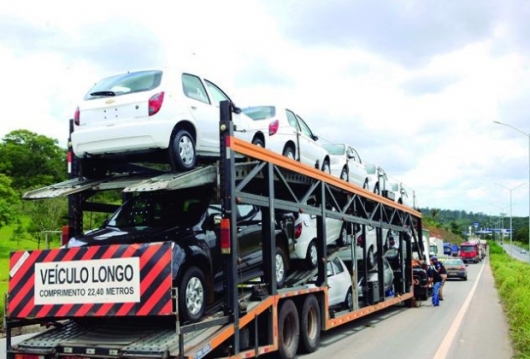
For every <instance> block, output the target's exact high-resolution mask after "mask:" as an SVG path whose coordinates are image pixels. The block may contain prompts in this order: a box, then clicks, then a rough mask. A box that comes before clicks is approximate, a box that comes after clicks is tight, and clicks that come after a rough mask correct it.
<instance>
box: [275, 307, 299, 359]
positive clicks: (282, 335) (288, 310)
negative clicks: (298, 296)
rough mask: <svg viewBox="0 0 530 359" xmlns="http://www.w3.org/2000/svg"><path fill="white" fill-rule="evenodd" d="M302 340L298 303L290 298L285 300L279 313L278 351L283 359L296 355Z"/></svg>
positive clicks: (291, 358) (290, 358) (289, 358)
mask: <svg viewBox="0 0 530 359" xmlns="http://www.w3.org/2000/svg"><path fill="white" fill-rule="evenodd" d="M299 341H300V322H299V321H298V311H297V310H296V305H295V304H294V302H293V301H292V300H290V299H288V300H286V301H285V302H283V304H282V306H281V307H280V314H279V315H278V351H279V352H280V356H281V357H282V359H293V358H295V357H296V351H297V349H298V343H299Z"/></svg>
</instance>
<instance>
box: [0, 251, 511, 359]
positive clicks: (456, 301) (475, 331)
mask: <svg viewBox="0 0 530 359" xmlns="http://www.w3.org/2000/svg"><path fill="white" fill-rule="evenodd" d="M444 297H445V300H444V301H443V302H441V305H440V306H439V307H432V306H431V304H430V302H422V303H421V306H420V307H418V308H411V309H408V308H404V307H393V308H388V309H387V310H384V311H382V312H378V313H374V314H373V315H371V316H369V317H367V318H364V319H362V320H360V321H358V322H354V323H349V324H346V325H344V326H342V327H338V328H336V329H334V330H330V331H327V332H323V333H322V341H321V345H320V348H319V349H318V350H317V351H316V352H315V353H312V354H307V355H301V356H299V358H303V359H314V358H318V359H320V358H322V359H323V358H326V359H328V358H370V359H389V358H392V359H416V358H418V359H425V358H434V359H446V358H447V359H459V358H481V359H508V358H511V357H512V356H513V351H512V348H511V344H510V341H509V337H508V326H507V324H506V321H505V318H504V314H503V311H502V308H501V306H500V304H499V297H498V294H497V291H496V290H495V287H494V283H493V276H492V273H491V270H490V267H489V265H488V262H487V259H486V260H485V261H483V262H481V263H478V264H469V266H468V281H460V280H449V281H448V282H447V283H446V287H445V289H444ZM24 337H27V336H20V337H15V338H13V343H16V342H17V341H19V340H21V339H22V338H24ZM0 358H5V339H2V341H1V342H0Z"/></svg>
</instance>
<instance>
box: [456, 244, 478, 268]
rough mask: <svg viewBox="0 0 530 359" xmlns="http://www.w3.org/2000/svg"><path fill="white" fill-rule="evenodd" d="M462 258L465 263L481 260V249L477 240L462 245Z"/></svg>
mask: <svg viewBox="0 0 530 359" xmlns="http://www.w3.org/2000/svg"><path fill="white" fill-rule="evenodd" d="M460 258H462V260H463V261H464V263H468V262H473V263H478V262H480V260H481V258H480V249H479V247H478V244H477V243H475V242H471V241H470V242H464V243H462V244H461V245H460Z"/></svg>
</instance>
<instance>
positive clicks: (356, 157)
mask: <svg viewBox="0 0 530 359" xmlns="http://www.w3.org/2000/svg"><path fill="white" fill-rule="evenodd" d="M348 157H349V158H350V159H353V160H354V161H355V162H359V163H361V159H360V158H359V154H358V153H357V151H355V149H353V148H352V147H348Z"/></svg>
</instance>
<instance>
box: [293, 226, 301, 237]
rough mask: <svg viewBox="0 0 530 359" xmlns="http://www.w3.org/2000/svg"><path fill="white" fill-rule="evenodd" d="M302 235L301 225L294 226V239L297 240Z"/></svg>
mask: <svg viewBox="0 0 530 359" xmlns="http://www.w3.org/2000/svg"><path fill="white" fill-rule="evenodd" d="M301 235H302V223H298V224H297V225H296V226H294V238H295V239H298V238H300V236H301Z"/></svg>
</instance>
